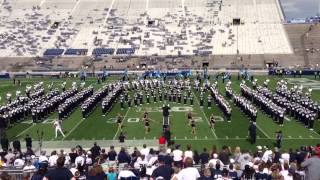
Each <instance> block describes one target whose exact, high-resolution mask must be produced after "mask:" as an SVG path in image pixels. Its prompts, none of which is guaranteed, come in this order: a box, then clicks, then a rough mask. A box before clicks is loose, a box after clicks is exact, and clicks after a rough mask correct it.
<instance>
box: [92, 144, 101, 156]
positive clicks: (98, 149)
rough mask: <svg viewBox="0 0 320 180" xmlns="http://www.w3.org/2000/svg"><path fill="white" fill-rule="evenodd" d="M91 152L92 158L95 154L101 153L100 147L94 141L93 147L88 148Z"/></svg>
mask: <svg viewBox="0 0 320 180" xmlns="http://www.w3.org/2000/svg"><path fill="white" fill-rule="evenodd" d="M90 151H91V153H92V157H93V159H95V158H96V157H97V156H99V155H100V153H101V148H100V146H98V145H97V143H96V142H94V143H93V147H92V148H91V149H90Z"/></svg>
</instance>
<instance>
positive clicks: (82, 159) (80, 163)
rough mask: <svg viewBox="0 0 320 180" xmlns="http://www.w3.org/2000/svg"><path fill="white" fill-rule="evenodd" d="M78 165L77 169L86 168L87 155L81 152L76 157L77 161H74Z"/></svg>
mask: <svg viewBox="0 0 320 180" xmlns="http://www.w3.org/2000/svg"><path fill="white" fill-rule="evenodd" d="M74 163H75V164H76V167H77V168H78V167H79V166H84V164H85V155H84V154H83V152H82V151H80V152H79V155H78V156H77V157H76V160H75V161H74Z"/></svg>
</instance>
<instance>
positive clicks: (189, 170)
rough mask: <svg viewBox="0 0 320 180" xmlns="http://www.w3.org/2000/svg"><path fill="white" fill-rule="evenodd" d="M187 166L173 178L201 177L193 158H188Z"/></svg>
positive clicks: (193, 178) (194, 179)
mask: <svg viewBox="0 0 320 180" xmlns="http://www.w3.org/2000/svg"><path fill="white" fill-rule="evenodd" d="M185 167H186V168H184V169H182V170H181V171H180V172H179V173H178V174H177V176H176V177H174V178H173V180H196V179H198V178H199V177H200V174H199V171H198V169H197V168H195V167H193V159H192V158H189V157H188V158H186V160H185Z"/></svg>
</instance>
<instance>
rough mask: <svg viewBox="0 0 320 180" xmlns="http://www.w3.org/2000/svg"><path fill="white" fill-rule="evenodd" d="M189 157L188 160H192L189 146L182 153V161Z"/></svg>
mask: <svg viewBox="0 0 320 180" xmlns="http://www.w3.org/2000/svg"><path fill="white" fill-rule="evenodd" d="M187 157H189V158H193V152H192V150H191V145H188V146H187V150H186V151H185V152H184V160H185V159H186V158H187Z"/></svg>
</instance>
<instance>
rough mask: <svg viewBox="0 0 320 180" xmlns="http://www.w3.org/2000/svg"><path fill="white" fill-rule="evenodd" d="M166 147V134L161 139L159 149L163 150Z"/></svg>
mask: <svg viewBox="0 0 320 180" xmlns="http://www.w3.org/2000/svg"><path fill="white" fill-rule="evenodd" d="M165 146H166V138H165V137H164V134H162V135H161V136H160V137H159V147H160V148H162V147H165Z"/></svg>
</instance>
